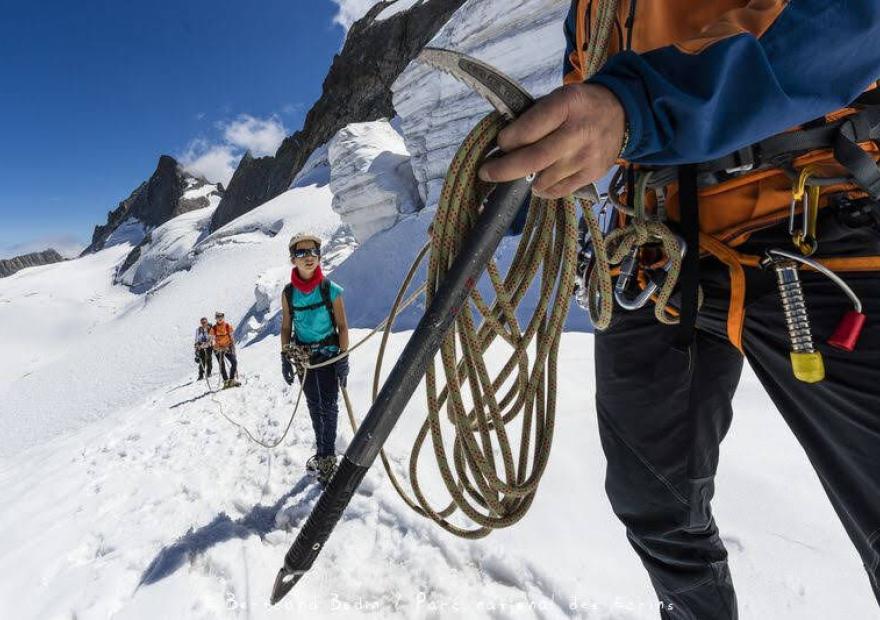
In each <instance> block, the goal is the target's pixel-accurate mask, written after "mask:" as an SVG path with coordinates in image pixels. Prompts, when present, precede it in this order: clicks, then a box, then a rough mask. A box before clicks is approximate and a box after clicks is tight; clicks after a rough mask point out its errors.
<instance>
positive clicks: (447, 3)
mask: <svg viewBox="0 0 880 620" xmlns="http://www.w3.org/2000/svg"><path fill="white" fill-rule="evenodd" d="M391 4H393V2H392V1H390V0H386V1H384V2H379V3H378V4H376V5H375V6H374V7H373V8H372V9H370V11H369V13H367V14H366V15H365V16H364V17H363V18H361V19H360V20H358V21H357V22H356V23H355V24H354V25H353V26H352V27H351V30H349V32H348V37H347V38H346V40H345V46H344V47H343V49H342V52H341V53H340V54H337V55H336V57H335V58H334V59H333V64H332V66H331V67H330V71H329V72H328V74H327V77H326V78H325V79H324V87H323V92H322V94H321V97H320V99H318V101H317V102H316V103H315V105H313V106H312V109H311V110H309V113H308V115H306V120H305V123H303V129H302V130H301V131H298V132H296V133H295V134H293V135H292V136H289V137H288V138H286V139H285V140H284V142H282V143H281V146H280V147H279V148H278V151H277V152H276V153H275V156H274V157H261V158H259V159H254V158H252V157H246V158H244V159H242V162H241V164H239V167H238V170H236V172H235V175H234V176H233V177H232V181H231V182H230V183H229V188H228V189H227V191H226V193H225V194H224V196H223V199H222V200H221V202H220V206H219V207H218V208H217V211H216V212H215V213H214V217H213V219H212V220H211V231H214V230H217V229H218V228H220V227H221V226H223V225H224V224H226V223H228V222H231V221H232V220H234V219H235V218H237V217H238V216H240V215H242V214H244V213H247V212H248V211H250V210H251V209H254V208H255V207H257V206H259V205H261V204H262V203H264V202H266V201H267V200H270V199H272V198H274V197H275V196H277V195H279V194H280V193H282V192H283V191H285V190H286V189H287V188H288V187H289V186H290V183H291V181H293V178H294V177H295V176H296V174H297V172H299V170H300V169H301V168H302V166H303V164H304V163H305V162H306V159H308V157H309V155H310V154H311V153H312V151H313V150H315V149H316V148H317V147H319V146H321V145H322V144H324V143H325V142H327V140H329V139H330V138H332V137H333V136H334V135H335V134H336V132H337V131H339V130H340V129H342V128H343V127H345V126H346V125H348V124H349V123H359V122H365V121H373V120H377V119H379V118H391V117H392V116H394V108H393V106H392V104H391V84H392V82H394V80H395V79H397V76H398V75H400V73H401V71H403V69H404V68H406V66H407V65H408V64H409V63H410V61H412V59H413V58H415V56H416V54H418V53H419V51H421V49H422V48H423V47H424V46H425V44H426V43H427V42H428V41H430V40H431V38H432V37H433V36H434V34H436V33H437V31H438V30H439V29H440V27H441V26H443V24H445V23H446V21H447V20H448V19H449V18H450V17H451V16H452V14H453V13H454V12H455V11H456V10H457V9H458V8H459V7H460V6H461V5H462V4H464V0H428V1H427V2H424V3H422V4H419V5H416V6H414V7H412V8H411V9H409V10H408V11H401V12H400V13H397V14H395V15H392V16H391V17H389V18H387V19H384V20H381V21H376V17H377V16H378V15H379V14H380V13H381V12H382V11H384V10H385V9H386V8H387V7H388V6H390V5H391Z"/></svg>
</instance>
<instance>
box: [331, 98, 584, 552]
mask: <svg viewBox="0 0 880 620" xmlns="http://www.w3.org/2000/svg"><path fill="white" fill-rule="evenodd" d="M503 126H504V121H503V119H502V118H501V117H500V116H499V115H497V114H492V115H490V116H488V117H486V118H485V119H484V120H483V121H481V122H480V123H479V124H478V125H477V126H476V127H475V128H474V129H473V130H472V131H471V133H470V134H469V135H468V137H467V138H466V139H465V141H464V142H463V144H462V145H461V147H460V148H459V150H458V152H457V153H456V155H455V157H454V158H453V160H452V163H451V164H450V167H449V171H448V173H447V176H446V180H445V183H444V187H443V191H442V194H441V197H440V201H439V204H438V207H437V213H436V216H435V219H434V222H433V225H432V226H433V229H432V239H431V247H430V249H431V253H430V258H429V262H428V275H427V284H426V289H425V294H426V297H427V300H426V301H427V304H430V303H431V299H432V297H433V295H434V294H435V292H436V290H437V288H438V286H439V284H440V282H442V280H443V278H444V276H445V274H446V272H447V270H448V269H449V267H450V266H451V265H452V263H453V260H454V258H455V256H456V254H457V252H458V251H459V250H460V248H461V243H462V240H463V239H464V238H465V237H466V235H467V233H468V231H469V230H470V228H471V227H472V226H473V224H474V222H475V220H476V217H477V215H478V214H479V211H480V208H481V205H482V203H483V200H484V199H485V197H486V195H487V194H488V193H489V192H490V191H491V189H492V186H491V185H489V184H486V183H483V182H481V181H479V180H478V178H477V176H476V171H477V168H478V166H479V164H480V163H481V162H482V161H483V159H484V158H485V157H486V155H487V154H488V152H489V151H490V150H491V149H492V148H493V146H494V144H495V137H496V136H497V134H498V132H499V131H500V130H501V128H502V127H503ZM575 210H576V204H575V201H574V200H573V199H572V198H570V197H568V198H565V199H561V200H543V199H539V198H536V197H534V198H533V199H532V204H531V206H530V209H529V211H528V216H527V218H526V222H525V226H524V229H523V233H522V236H521V237H520V242H519V245H518V247H517V249H516V252H515V254H514V256H513V259H512V261H511V265H510V267H509V269H508V271H507V273H506V274H505V275H502V274H501V271H500V269H499V267H498V265H497V264H496V262H495V261H494V260H493V261H491V262H490V264H489V265H488V267H487V275H488V279H489V283H490V284H491V288H492V292H493V293H494V300H493V301H492V302H491V304H490V303H489V302H488V301H487V300H486V299H485V298H484V297H483V294H482V293H480V291H479V290H477V288H473V289H472V290H471V293H470V297H469V301H468V303H467V305H466V307H464V308H462V309H461V312H460V313H459V314H458V316H457V318H456V321H455V323H454V325H453V327H452V328H451V329H450V331H449V332H448V334H447V335H446V337H445V339H444V341H443V344H442V346H441V349H440V360H439V361H440V369H439V371H438V368H437V364H436V360H435V363H433V364H431V365H429V367H428V370H427V373H426V377H425V380H426V391H427V407H426V410H425V412H426V416H425V420H424V422H423V423H422V425H421V428H420V429H419V431H418V434H417V436H416V439H415V443H414V445H413V449H412V452H411V455H410V462H409V483H410V485H411V492H412V495H414V497H411V496H410V494H409V492H407V490H405V489H404V488H403V485H402V484H401V483H400V481H399V480H398V479H397V477H396V476H395V475H394V472H393V471H392V468H391V466H390V464H389V462H388V459H387V458H386V456H385V454H384V453H381V455H380V456H381V458H382V463H383V465H384V467H385V470H386V472H387V473H388V475H389V478H390V480H391V482H392V484H393V486H394V488H395V489H396V490H397V492H398V494H400V496H401V497H402V498H403V500H404V501H405V502H406V503H407V505H409V506H410V507H411V508H412V509H414V510H415V511H416V512H418V513H419V514H421V515H423V516H425V517H428V518H430V519H433V520H434V521H435V522H437V523H438V524H439V525H440V526H441V527H443V528H444V529H445V530H447V531H449V532H451V533H453V534H455V535H457V536H461V537H465V538H479V537H482V536H485V535H487V534H488V533H489V532H490V531H491V530H493V529H497V528H501V527H507V526H510V525H512V524H514V523H516V522H517V521H518V520H519V519H521V518H522V517H523V515H524V514H525V512H526V510H527V509H528V507H529V506H530V505H531V503H532V501H533V500H534V497H535V493H536V491H537V487H538V482H539V481H540V479H541V476H542V474H543V473H544V470H545V467H546V465H547V460H548V457H549V454H550V445H551V442H552V439H553V432H554V428H555V411H556V381H557V378H556V377H557V354H558V350H559V342H560V338H561V335H562V328H563V325H564V323H565V319H566V316H567V314H568V309H569V304H570V298H571V292H572V290H573V287H574V278H575V272H574V268H575V267H574V266H575V262H576V261H575V257H576V252H577V248H576V243H577V220H576V217H575ZM593 219H594V220H595V217H593ZM597 228H598V224H597ZM406 284H407V283H404V287H405V286H406ZM533 285H537V287H538V302H537V307H536V309H535V311H534V314H533V315H532V316H531V318H530V320H529V322H528V324H527V325H526V326H525V328H524V329H523V328H521V327H520V325H519V322H518V320H517V316H516V310H517V308H518V307H519V305H520V303H521V302H522V301H523V299H524V298H525V295H526V293H527V292H528V291H529V289H530V288H531V287H532V286H533ZM403 290H404V288H403V287H402V288H401V292H399V293H398V300H399V299H400V298H401V294H402V292H403ZM398 311H399V309H398V308H397V304H396V303H395V306H394V307H393V308H392V311H391V314H390V316H389V320H387V321H386V325H385V334H384V335H383V342H382V346H381V347H380V352H379V357H378V359H377V364H376V372H375V375H374V381H373V398H374V399H375V398H376V396H377V394H378V391H379V383H380V382H379V372H380V370H381V365H382V359H383V356H384V352H385V344H386V342H387V338H388V334H389V332H390V329H391V326H392V324H393V321H394V317H395V316H396V314H397V313H398ZM475 315H478V316H479V317H481V320H480V321H477V320H476V319H475ZM499 339H500V340H501V341H503V343H505V344H506V345H507V349H508V354H507V358H506V360H505V361H504V363H503V365H502V366H501V368H499V369H495V370H494V371H491V370H490V369H489V368H488V367H487V364H486V361H485V359H484V355H485V353H486V351H487V350H488V348H489V347H490V345H492V344H493V342H495V341H496V340H499ZM530 349H532V350H530ZM441 377H442V380H441ZM343 397H344V398H345V399H346V405H347V409H348V410H349V413H350V414H351V407H350V403H349V402H348V395H347V393H345V392H343ZM350 418H351V422H352V425H353V427H355V428H356V426H357V423H356V420H354V419H353V417H352V416H351V415H350ZM517 431H518V434H519V438H518V439H519V440H518V448H516V449H515V447H514V443H515V442H514V441H513V436H512V435H513V433H514V432H517ZM429 439H430V444H431V447H432V448H433V453H434V456H435V462H436V465H437V468H438V470H439V473H440V476H441V478H442V480H443V483H444V486H445V489H446V491H447V493H448V495H449V499H448V502H447V503H446V505H445V506H443V507H436V506H435V505H434V504H433V503H432V502H431V501H430V500H429V499H428V498H427V496H426V493H425V491H424V489H423V487H422V484H421V481H420V478H419V471H420V457H421V456H422V455H423V454H424V453H425V452H426V450H425V447H426V444H427V442H428V440H429ZM456 510H460V511H461V512H462V513H463V514H464V516H465V517H467V519H468V520H469V521H470V522H471V523H468V524H465V525H462V524H459V523H455V522H453V521H452V519H451V517H452V515H453V514H454V513H455V512H456Z"/></svg>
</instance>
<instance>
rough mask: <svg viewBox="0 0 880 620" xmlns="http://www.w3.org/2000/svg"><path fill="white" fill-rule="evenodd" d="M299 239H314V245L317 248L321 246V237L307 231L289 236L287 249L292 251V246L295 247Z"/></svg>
mask: <svg viewBox="0 0 880 620" xmlns="http://www.w3.org/2000/svg"><path fill="white" fill-rule="evenodd" d="M300 241H314V242H315V245H317V246H318V247H319V248H320V247H321V238H320V237H319V236H317V235H313V234H312V233H307V232H298V233H296V234H295V235H294V236H292V237H291V238H290V242H289V243H288V244H287V249H288V250H290V251H291V252H293V248H295V247H296V244H297V243H299V242H300Z"/></svg>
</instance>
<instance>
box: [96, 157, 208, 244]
mask: <svg viewBox="0 0 880 620" xmlns="http://www.w3.org/2000/svg"><path fill="white" fill-rule="evenodd" d="M207 184H208V182H207V181H206V180H204V179H201V178H197V177H194V176H192V175H189V174H187V173H186V172H184V171H183V169H182V168H181V167H180V164H178V163H177V160H176V159H174V158H173V157H170V156H168V155H162V156H161V157H160V158H159V164H158V165H157V166H156V171H155V172H153V174H152V176H150V178H149V179H148V180H146V181H145V182H143V183H141V184H140V185H139V186H138V187H137V189H135V190H134V191H133V192H132V193H131V195H130V196H129V197H128V198H126V199H125V200H123V201H122V202H120V203H119V206H118V207H116V209H114V210H113V211H110V212H109V213H108V214H107V223H106V224H104V225H103V226H95V232H94V233H93V234H92V243H91V245H89V247H87V248H86V249H85V250H83V254H89V253H91V252H97V251H98V250H100V249H102V248H103V247H104V243H105V242H106V241H107V238H108V237H109V236H110V235H111V234H112V233H113V231H114V230H116V229H117V228H118V227H119V225H120V224H122V222H124V221H125V220H127V219H128V218H131V217H133V218H136V219H138V220H140V221H141V222H142V223H143V224H144V225H146V226H147V227H149V228H153V227H156V226H159V225H161V224H164V223H165V222H167V221H168V220H170V219H171V218H173V217H176V216H178V215H180V214H182V213H186V212H188V211H193V210H195V209H201V208H203V207H207V206H208V205H209V200H208V196H198V197H195V198H184V197H183V196H184V193H185V192H188V191H192V190H196V189H199V188H200V187H204V186H205V185H207ZM222 191H223V187H222V186H220V185H218V186H217V192H219V193H222Z"/></svg>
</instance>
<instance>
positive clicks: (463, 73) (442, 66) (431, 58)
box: [416, 47, 599, 204]
mask: <svg viewBox="0 0 880 620" xmlns="http://www.w3.org/2000/svg"><path fill="white" fill-rule="evenodd" d="M416 60H418V61H419V62H422V63H425V64H426V65H429V66H431V67H433V68H435V69H437V70H439V71H442V72H443V73H447V74H449V75H451V76H452V77H454V78H455V79H456V80H458V81H459V82H462V83H463V84H466V85H467V86H469V87H470V88H471V90H473V91H474V92H475V93H477V94H478V95H480V96H481V97H482V98H483V99H485V100H486V101H488V102H489V103H490V104H491V105H492V107H493V108H495V109H496V110H497V111H498V112H500V113H501V114H502V115H504V116H505V117H506V118H507V119H508V120H513V119H515V118H517V117H519V116H521V115H522V113H523V112H525V111H526V110H527V109H529V108H530V107H531V106H532V105H533V104H534V103H535V98H534V97H532V96H531V95H530V94H529V91H527V90H526V89H525V88H523V86H522V85H521V84H520V83H519V82H517V81H516V80H514V79H513V78H512V77H510V76H509V75H507V74H505V73H504V72H502V71H499V70H498V69H496V68H495V67H493V66H491V65H488V64H486V63H485V62H483V61H481V60H477V59H476V58H473V57H471V56H468V55H467V54H463V53H462V52H455V51H453V50H447V49H443V48H439V47H426V48H424V49H423V50H422V51H421V52H420V53H419V55H418V56H416ZM574 196H575V198H578V199H580V200H582V201H584V202H588V203H590V204H598V202H599V191H598V190H597V189H596V186H595V185H594V184H593V183H590V184H589V185H585V186H584V187H582V188H580V189H579V190H577V191H576V192H575V193H574Z"/></svg>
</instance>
